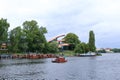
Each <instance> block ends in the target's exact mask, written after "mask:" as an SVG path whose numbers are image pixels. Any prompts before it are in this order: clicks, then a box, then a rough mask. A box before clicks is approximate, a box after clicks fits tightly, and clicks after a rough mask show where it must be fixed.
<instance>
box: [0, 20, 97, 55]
mask: <svg viewBox="0 0 120 80" xmlns="http://www.w3.org/2000/svg"><path fill="white" fill-rule="evenodd" d="M9 27H10V24H9V23H8V22H7V19H3V18H1V19H0V45H2V43H6V44H7V49H8V52H10V53H24V52H25V53H26V52H35V53H56V52H59V49H58V43H57V42H51V43H48V42H47V40H46V37H45V34H46V33H47V29H46V28H45V27H43V26H39V25H38V23H37V21H35V20H31V21H25V22H23V24H22V26H17V27H15V28H14V29H12V30H11V31H9V32H8V29H9ZM64 39H65V43H69V44H71V45H72V46H71V50H73V51H75V52H76V53H86V52H88V51H93V52H94V51H95V49H96V47H95V35H94V32H93V31H90V33H89V42H88V43H84V42H81V41H80V40H79V37H78V36H77V35H76V34H74V33H68V34H67V35H66V36H65V37H64Z"/></svg>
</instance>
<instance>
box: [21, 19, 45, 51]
mask: <svg viewBox="0 0 120 80" xmlns="http://www.w3.org/2000/svg"><path fill="white" fill-rule="evenodd" d="M23 31H24V34H25V36H26V41H27V44H28V51H31V52H38V51H39V52H42V51H43V50H44V47H45V43H46V38H45V36H44V34H45V33H47V30H46V28H45V27H39V26H38V23H37V22H36V21H35V20H32V21H25V22H24V23H23Z"/></svg>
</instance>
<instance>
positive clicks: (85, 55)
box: [78, 52, 97, 57]
mask: <svg viewBox="0 0 120 80" xmlns="http://www.w3.org/2000/svg"><path fill="white" fill-rule="evenodd" d="M96 55H97V54H96V53H95V52H88V53H84V54H79V55H78V56H79V57H93V56H96Z"/></svg>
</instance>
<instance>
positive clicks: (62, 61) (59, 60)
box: [52, 57, 67, 63]
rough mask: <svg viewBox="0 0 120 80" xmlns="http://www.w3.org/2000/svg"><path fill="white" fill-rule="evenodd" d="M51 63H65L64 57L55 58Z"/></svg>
mask: <svg viewBox="0 0 120 80" xmlns="http://www.w3.org/2000/svg"><path fill="white" fill-rule="evenodd" d="M52 62H53V63H64V62H67V60H65V58H64V57H57V58H56V59H55V60H53V61H52Z"/></svg>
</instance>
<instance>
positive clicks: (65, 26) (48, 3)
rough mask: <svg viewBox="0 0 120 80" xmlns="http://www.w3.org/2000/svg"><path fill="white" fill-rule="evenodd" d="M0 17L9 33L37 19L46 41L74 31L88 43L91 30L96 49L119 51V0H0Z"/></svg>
mask: <svg viewBox="0 0 120 80" xmlns="http://www.w3.org/2000/svg"><path fill="white" fill-rule="evenodd" d="M0 18H5V19H7V20H8V22H9V23H10V28H9V30H11V29H13V28H15V27H17V26H21V25H22V23H23V22H24V21H26V20H28V21H30V20H36V21H37V22H38V24H39V25H40V26H45V27H46V28H47V30H48V33H47V34H46V37H47V39H48V40H49V39H50V38H52V37H55V36H56V35H60V34H67V33H69V32H73V33H75V34H77V35H78V36H79V38H80V40H81V41H82V42H88V38H89V37H88V36H89V31H90V30H93V31H94V33H95V38H96V46H97V47H98V48H102V47H103V48H108V47H110V48H120V38H119V37H120V0H0Z"/></svg>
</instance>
